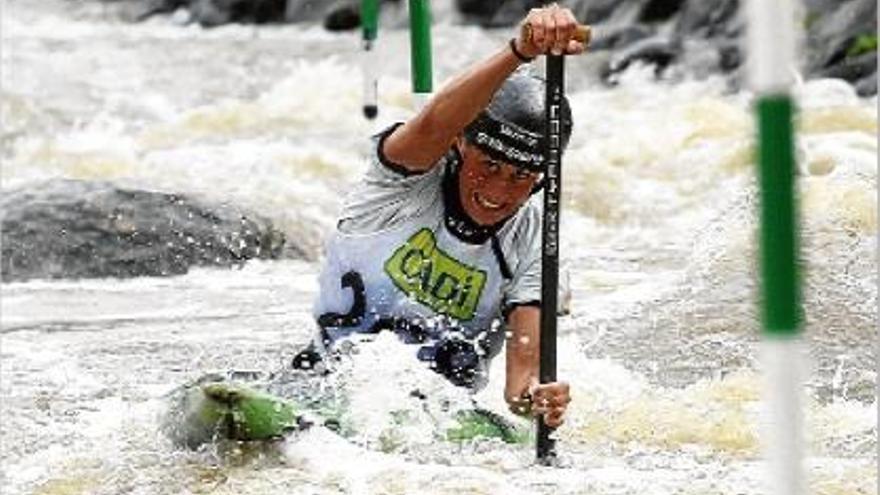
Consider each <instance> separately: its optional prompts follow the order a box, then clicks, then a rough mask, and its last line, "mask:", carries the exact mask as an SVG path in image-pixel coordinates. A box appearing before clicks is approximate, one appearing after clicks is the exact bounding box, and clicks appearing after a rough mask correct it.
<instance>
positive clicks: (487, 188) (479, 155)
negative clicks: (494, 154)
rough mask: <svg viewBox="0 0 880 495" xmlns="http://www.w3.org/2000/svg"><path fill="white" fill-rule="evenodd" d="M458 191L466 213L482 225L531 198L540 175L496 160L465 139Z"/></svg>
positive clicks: (507, 214) (495, 221) (510, 213)
mask: <svg viewBox="0 0 880 495" xmlns="http://www.w3.org/2000/svg"><path fill="white" fill-rule="evenodd" d="M458 146H459V149H460V150H461V156H462V164H461V172H460V174H459V181H458V184H459V186H458V193H459V197H460V198H461V204H462V207H463V208H464V211H465V213H467V214H468V216H469V217H471V220H473V221H474V222H476V223H477V224H479V225H492V224H495V223H498V222H500V221H501V220H504V219H505V218H507V217H509V216H510V215H512V214H513V213H514V212H515V211H516V210H517V209H518V208H519V207H520V206H522V205H523V203H525V202H526V200H527V199H529V195H530V194H531V192H532V188H533V187H534V186H535V183H536V182H537V181H538V176H539V174H537V173H535V172H530V171H528V170H524V169H521V168H518V167H514V166H513V165H510V164H509V163H504V162H501V161H498V160H495V159H493V158H491V157H489V156H488V155H486V154H485V153H483V152H482V151H481V150H480V149H479V148H477V147H476V146H474V145H472V144H469V143H468V142H467V141H465V140H464V139H459V140H458Z"/></svg>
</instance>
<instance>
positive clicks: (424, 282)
mask: <svg viewBox="0 0 880 495" xmlns="http://www.w3.org/2000/svg"><path fill="white" fill-rule="evenodd" d="M385 273H387V274H388V276H389V277H391V280H393V281H394V284H395V285H396V286H397V287H398V288H399V289H400V290H402V291H403V292H404V293H406V294H407V295H408V296H410V297H414V298H415V299H416V300H417V301H418V302H419V303H421V304H424V305H426V306H428V307H429V308H431V309H432V310H434V311H435V312H437V313H440V314H445V315H449V316H451V317H453V318H457V319H459V320H461V321H467V320H470V319H471V318H473V317H474V312H475V311H476V308H477V303H479V301H480V295H481V294H482V292H483V286H484V285H485V284H486V272H485V271H484V270H480V269H478V268H475V267H472V266H469V265H467V264H465V263H462V262H460V261H458V260H457V259H455V258H453V257H451V256H449V255H448V254H446V253H445V252H443V251H442V250H441V249H439V248H438V247H437V239H436V238H435V237H434V233H433V232H431V230H430V229H422V230H419V231H418V232H416V233H415V234H414V235H413V236H412V237H410V238H409V239H408V240H407V241H406V243H405V244H403V245H402V246H400V247H399V248H397V250H396V251H395V252H394V254H393V255H392V256H391V258H389V259H388V261H386V262H385Z"/></svg>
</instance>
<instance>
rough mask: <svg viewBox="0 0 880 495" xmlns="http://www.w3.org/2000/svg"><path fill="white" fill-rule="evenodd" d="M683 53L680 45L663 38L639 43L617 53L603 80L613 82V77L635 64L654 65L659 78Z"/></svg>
mask: <svg viewBox="0 0 880 495" xmlns="http://www.w3.org/2000/svg"><path fill="white" fill-rule="evenodd" d="M680 52H681V46H680V43H679V42H678V41H677V40H671V39H668V38H663V37H656V38H649V39H645V40H641V41H638V42H636V43H634V44H633V45H632V46H629V47H627V48H625V49H623V50H620V51H618V52H616V53H615V54H614V55H613V56H612V57H611V59H609V61H608V64H607V65H606V67H605V68H604V69H603V70H602V74H601V75H602V78H603V79H604V80H606V81H612V82H613V76H614V75H615V74H617V73H619V72H622V71H624V70H626V69H627V68H628V67H629V66H630V65H632V64H633V63H634V62H643V63H646V64H651V65H654V67H655V73H656V74H657V75H658V76H659V75H660V74H661V73H662V72H663V70H664V69H665V68H666V67H668V66H669V65H670V64H671V63H673V62H674V61H675V60H676V58H677V57H678V56H679V54H680Z"/></svg>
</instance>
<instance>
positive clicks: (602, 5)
mask: <svg viewBox="0 0 880 495" xmlns="http://www.w3.org/2000/svg"><path fill="white" fill-rule="evenodd" d="M637 1H639V2H640V1H641V0H637ZM627 3H632V2H621V1H620V0H569V1H567V2H561V4H562V5H564V6H566V7H568V8H570V9H571V11H572V13H573V14H574V16H575V17H576V18H577V20H578V21H579V22H581V23H584V24H599V23H601V22H604V21H607V20H609V19H611V18H612V17H613V16H614V13H615V12H616V11H617V10H618V9H619V8H620V7H622V6H625V5H626V4H627Z"/></svg>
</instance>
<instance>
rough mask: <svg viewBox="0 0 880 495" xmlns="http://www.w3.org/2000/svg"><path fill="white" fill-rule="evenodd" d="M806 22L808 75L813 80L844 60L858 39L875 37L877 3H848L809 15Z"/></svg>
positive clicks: (866, 0)
mask: <svg viewBox="0 0 880 495" xmlns="http://www.w3.org/2000/svg"><path fill="white" fill-rule="evenodd" d="M807 21H808V29H807V52H808V57H807V73H808V74H809V75H811V76H812V75H815V74H819V73H822V72H823V71H825V70H826V69H829V68H831V67H833V66H835V65H837V64H840V63H841V62H842V61H843V60H844V59H846V58H847V53H848V52H849V50H850V48H851V47H852V46H853V43H855V41H856V40H857V39H858V37H859V36H876V35H877V3H876V0H849V1H847V2H846V3H844V4H843V5H840V4H838V5H837V6H836V7H835V8H828V10H825V11H818V10H817V11H812V12H810V13H808V15H807ZM841 70H843V69H841Z"/></svg>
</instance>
